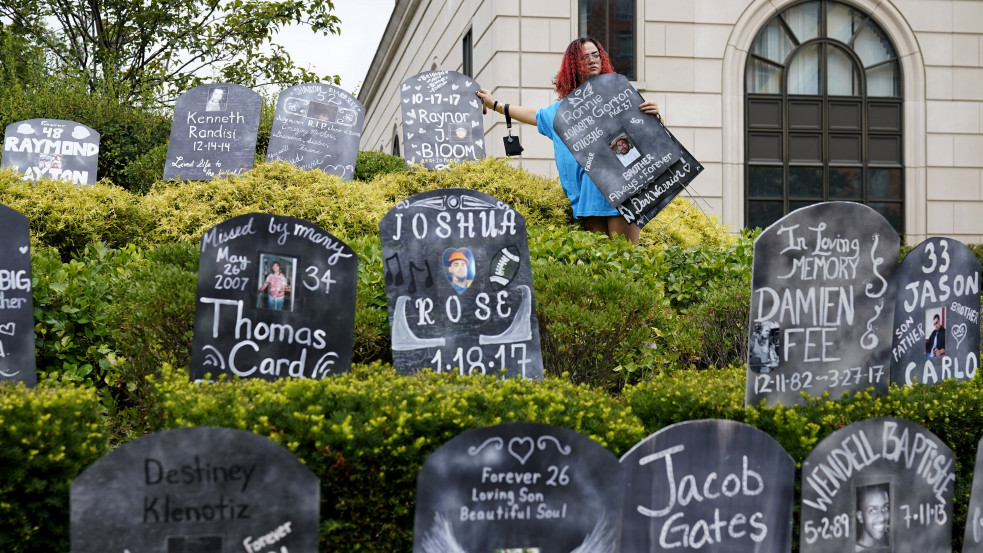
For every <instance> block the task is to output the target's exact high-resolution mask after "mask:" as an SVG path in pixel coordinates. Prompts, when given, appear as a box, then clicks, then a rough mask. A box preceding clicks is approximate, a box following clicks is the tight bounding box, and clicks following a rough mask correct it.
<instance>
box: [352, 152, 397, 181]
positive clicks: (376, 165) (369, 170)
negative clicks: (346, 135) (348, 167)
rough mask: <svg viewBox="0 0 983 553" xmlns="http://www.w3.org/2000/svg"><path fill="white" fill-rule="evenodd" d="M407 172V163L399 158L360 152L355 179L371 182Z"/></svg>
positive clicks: (378, 153) (356, 162) (377, 153)
mask: <svg viewBox="0 0 983 553" xmlns="http://www.w3.org/2000/svg"><path fill="white" fill-rule="evenodd" d="M405 170H406V161H405V160H404V159H403V158H401V157H399V156H391V155H389V154H384V153H382V152H373V151H371V150H360V151H359V152H358V157H357V158H356V159H355V179H356V180H361V181H370V180H372V179H374V178H376V177H377V176H379V175H388V174H389V173H399V172H402V171H405Z"/></svg>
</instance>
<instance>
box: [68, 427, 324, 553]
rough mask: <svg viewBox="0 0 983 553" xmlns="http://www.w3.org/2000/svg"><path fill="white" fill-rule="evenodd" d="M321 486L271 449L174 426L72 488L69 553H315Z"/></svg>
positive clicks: (117, 454)
mask: <svg viewBox="0 0 983 553" xmlns="http://www.w3.org/2000/svg"><path fill="white" fill-rule="evenodd" d="M319 501H320V484H319V483H318V480H317V477H316V476H314V474H313V473H312V472H311V471H310V469H308V468H307V467H306V466H304V464H303V463H301V462H300V461H299V460H297V458H296V457H294V455H293V454H292V453H290V452H289V451H288V450H287V449H286V448H284V447H283V446H280V445H278V444H277V443H276V442H274V441H272V440H270V439H269V438H266V437H264V436H260V435H258V434H253V433H252V432H247V431H245V430H234V429H231V428H179V429H176V430H167V431H164V432H158V433H156V434H150V435H148V436H144V437H142V438H139V439H136V440H133V441H131V442H127V443H125V444H123V445H121V446H119V448H117V449H115V450H114V451H113V452H111V453H109V454H108V455H106V456H105V457H103V458H102V459H99V460H98V461H96V462H95V463H93V464H92V465H91V466H90V467H89V468H87V469H85V471H84V472H82V474H80V475H79V476H78V478H76V479H75V481H74V482H72V486H71V496H70V503H71V509H70V510H71V548H72V552H73V553H104V552H106V551H115V552H120V553H123V552H125V551H132V552H134V553H136V552H142V553H206V552H207V553H225V552H232V551H243V550H244V549H245V551H248V552H251V553H266V552H267V551H276V552H278V553H280V552H282V551H289V552H290V553H304V552H309V553H316V552H317V550H318V549H317V545H318V543H317V541H318V525H319V512H318V508H319Z"/></svg>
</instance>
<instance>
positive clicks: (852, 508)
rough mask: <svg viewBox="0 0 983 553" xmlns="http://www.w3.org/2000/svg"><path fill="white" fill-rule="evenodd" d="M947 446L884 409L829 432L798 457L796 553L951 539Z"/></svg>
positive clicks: (920, 551)
mask: <svg viewBox="0 0 983 553" xmlns="http://www.w3.org/2000/svg"><path fill="white" fill-rule="evenodd" d="M954 463H955V459H954V456H953V454H952V451H951V450H950V449H949V448H948V446H946V445H945V442H943V441H942V440H940V439H939V438H938V437H936V436H935V435H934V434H932V433H931V432H929V431H928V430H926V429H925V428H923V427H921V426H919V425H917V424H915V423H913V422H910V421H906V420H902V419H896V418H891V417H884V418H877V419H868V420H865V421H861V422H856V423H853V424H851V425H849V426H846V427H844V428H841V429H839V430H837V431H836V432H834V433H832V434H830V435H829V436H828V437H827V438H826V439H824V440H823V441H822V442H820V443H819V445H817V446H816V448H815V449H813V451H812V453H810V454H809V456H808V457H807V458H806V460H805V461H804V462H803V463H802V509H801V516H802V520H801V524H800V526H799V550H800V551H801V552H802V553H842V552H843V551H872V552H873V551H892V552H894V553H908V552H911V553H928V552H941V551H946V552H948V551H950V550H951V547H952V497H953V483H954V482H955V479H956V475H955V473H954V472H953V465H954Z"/></svg>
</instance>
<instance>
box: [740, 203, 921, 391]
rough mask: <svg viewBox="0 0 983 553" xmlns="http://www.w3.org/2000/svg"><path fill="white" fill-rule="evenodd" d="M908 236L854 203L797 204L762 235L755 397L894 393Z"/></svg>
mask: <svg viewBox="0 0 983 553" xmlns="http://www.w3.org/2000/svg"><path fill="white" fill-rule="evenodd" d="M900 243H901V239H900V237H899V236H898V233H896V232H895V231H894V229H893V228H891V224H890V223H888V222H887V220H885V219H884V217H882V216H881V215H880V214H879V213H877V212H876V211H874V210H873V209H871V208H869V207H867V206H865V205H861V204H858V203H852V202H826V203H821V204H815V205H811V206H808V207H803V208H801V209H797V210H795V211H793V212H792V213H789V214H788V215H786V216H785V217H783V218H781V219H779V220H778V221H777V222H776V223H775V224H773V225H771V226H770V227H768V228H767V229H765V230H764V232H762V233H761V235H760V236H759V237H758V238H757V239H756V240H755V241H754V263H753V267H752V274H751V279H752V290H751V321H750V326H751V332H750V334H751V336H750V339H749V347H748V373H747V388H746V391H745V401H746V403H747V404H748V405H757V404H758V403H759V402H760V401H761V400H762V399H764V400H766V403H767V404H768V405H775V404H779V403H780V404H782V405H793V404H796V403H802V402H803V397H802V393H803V392H805V393H806V394H808V395H811V396H820V395H822V394H823V393H824V392H829V394H830V395H831V396H832V397H840V396H841V395H843V394H844V393H846V392H851V393H852V392H857V391H861V390H866V389H867V388H870V387H873V388H874V391H875V393H879V394H881V393H886V392H887V388H888V382H889V381H890V376H889V373H890V369H891V338H892V334H893V332H892V331H893V327H894V299H895V297H896V290H897V288H896V285H895V280H894V278H895V271H896V269H897V265H898V252H899V248H900Z"/></svg>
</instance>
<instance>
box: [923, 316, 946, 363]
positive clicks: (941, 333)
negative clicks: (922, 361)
mask: <svg viewBox="0 0 983 553" xmlns="http://www.w3.org/2000/svg"><path fill="white" fill-rule="evenodd" d="M925 329H926V330H925V358H926V359H928V358H930V357H944V356H945V307H937V308H935V309H926V310H925Z"/></svg>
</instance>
